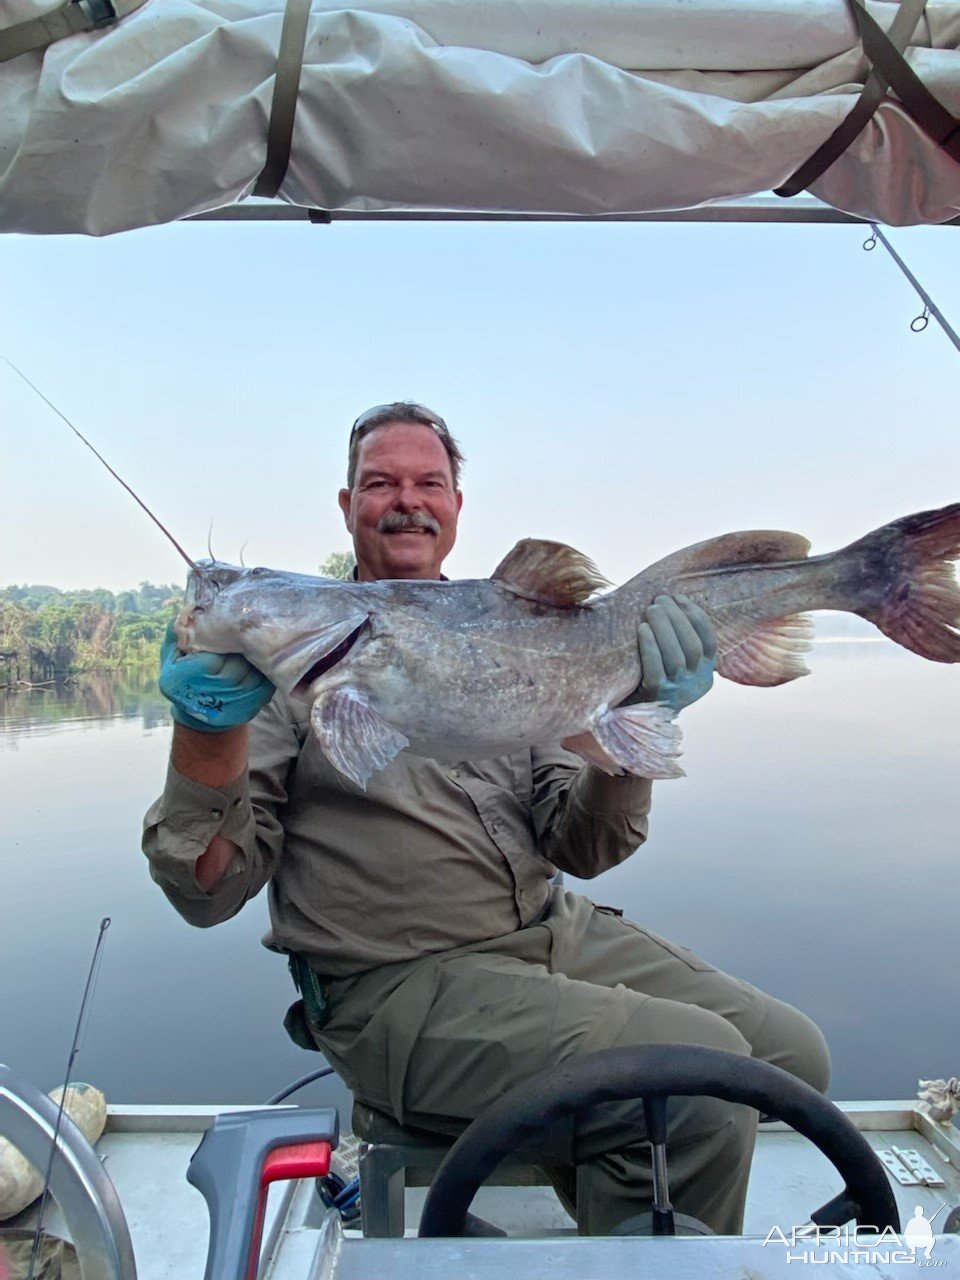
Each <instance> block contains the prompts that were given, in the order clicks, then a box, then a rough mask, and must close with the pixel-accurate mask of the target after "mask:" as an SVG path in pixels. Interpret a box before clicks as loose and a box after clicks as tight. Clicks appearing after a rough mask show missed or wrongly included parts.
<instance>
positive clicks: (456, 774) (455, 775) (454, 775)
mask: <svg viewBox="0 0 960 1280" xmlns="http://www.w3.org/2000/svg"><path fill="white" fill-rule="evenodd" d="M450 777H451V778H459V777H460V770H459V769H451V770H450Z"/></svg>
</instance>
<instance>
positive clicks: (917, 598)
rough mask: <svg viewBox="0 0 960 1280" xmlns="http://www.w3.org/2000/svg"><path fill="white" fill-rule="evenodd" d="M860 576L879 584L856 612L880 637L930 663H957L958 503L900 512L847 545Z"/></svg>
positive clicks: (959, 616)
mask: <svg viewBox="0 0 960 1280" xmlns="http://www.w3.org/2000/svg"><path fill="white" fill-rule="evenodd" d="M841 554H843V555H845V556H846V555H849V556H853V557H855V558H856V560H855V563H856V562H859V566H860V567H861V570H862V572H863V573H864V574H865V575H870V576H874V575H876V576H877V577H878V578H879V580H880V581H882V582H883V584H884V589H883V591H882V594H881V596H880V599H879V600H878V601H875V602H873V603H871V604H869V605H865V606H861V607H860V608H858V609H857V610H856V612H857V613H859V614H860V615H861V616H862V617H864V618H869V620H870V621H871V622H872V623H874V624H875V625H876V626H878V627H879V628H880V630H881V631H882V632H883V634H884V635H885V636H889V638H890V639H891V640H895V641H896V642H897V644H901V645H903V647H904V648H905V649H911V650H912V651H913V652H914V653H919V654H920V656H921V658H929V659H930V660H931V661H932V662H960V582H958V580H957V574H956V571H955V569H954V567H953V565H952V564H951V561H953V560H957V559H960V502H954V503H952V504H951V505H950V506H948V507H941V508H940V510H938V511H921V512H919V513H918V514H916V515H912V516H903V517H902V519H900V520H894V521H892V522H891V523H890V524H886V525H883V527H882V528H880V529H875V530H874V531H873V533H868V534H867V535H866V537H865V538H861V539H860V540H859V541H858V542H854V543H851V545H850V546H849V547H847V548H845V550H844V552H842V553H841Z"/></svg>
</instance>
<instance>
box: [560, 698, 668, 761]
mask: <svg viewBox="0 0 960 1280" xmlns="http://www.w3.org/2000/svg"><path fill="white" fill-rule="evenodd" d="M673 715H674V713H673V710H672V709H671V708H670V707H668V706H666V705H665V704H664V703H662V702H641V703H638V704H637V705H635V706H632V707H614V708H613V709H612V710H610V709H607V710H604V711H602V712H601V713H600V715H598V716H595V717H594V719H593V720H592V721H591V722H590V732H591V733H592V735H593V738H594V742H595V744H596V748H597V750H594V748H593V747H591V746H590V744H585V745H583V744H582V745H581V747H580V749H578V750H577V754H578V755H579V756H581V757H582V758H583V759H584V760H587V761H588V762H590V763H591V764H596V765H598V766H599V767H600V768H601V769H603V770H604V771H605V772H606V773H619V772H623V773H632V774H635V775H636V776H637V777H638V778H682V777H683V769H682V768H681V767H680V765H679V763H678V762H677V756H679V754H680V738H681V734H680V727H679V725H677V724H675V723H674V722H673ZM598 752H599V754H598Z"/></svg>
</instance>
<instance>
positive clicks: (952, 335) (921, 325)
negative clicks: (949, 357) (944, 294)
mask: <svg viewBox="0 0 960 1280" xmlns="http://www.w3.org/2000/svg"><path fill="white" fill-rule="evenodd" d="M870 231H871V234H870V235H869V236H868V237H867V239H866V240H864V242H863V248H864V249H865V251H866V252H867V253H870V252H871V250H873V249H875V248H876V246H877V241H878V240H879V242H880V243H881V244H882V245H883V247H884V248H885V249H886V251H887V253H889V255H890V257H891V258H892V259H893V260H894V262H895V263H896V264H897V266H898V267H899V268H900V270H901V271H902V272H903V274H904V276H906V278H907V280H908V281H909V282H910V284H911V285H912V286H913V288H914V290H915V291H916V293H917V294H918V295H919V297H920V300H921V302H922V303H923V311H922V312H921V313H920V315H918V316H914V318H913V320H911V322H910V328H911V329H912V330H913V332H914V333H922V332H923V330H924V329H925V328H926V327H927V324H928V323H929V320H930V317H931V316H933V318H934V320H936V322H937V324H938V325H939V326H940V328H941V329H942V330H943V332H944V333H945V334H946V335H947V337H948V338H949V339H950V341H951V342H952V343H953V345H954V347H956V349H957V351H960V336H958V335H957V332H956V330H955V329H954V328H953V326H952V325H951V323H950V321H949V320H948V319H947V317H946V316H945V315H944V314H943V312H942V311H941V310H940V308H939V307H938V306H937V304H936V303H935V302H934V300H933V299H932V298H931V297H930V295H929V293H927V291H926V289H924V287H923V285H922V284H921V283H920V281H919V280H918V279H917V277H916V276H915V275H914V274H913V272H912V271H911V270H910V268H909V267H908V266H907V264H906V263H905V262H904V260H903V259H902V258H901V257H900V255H899V253H897V251H896V249H894V247H893V245H892V244H891V243H890V241H889V240H888V239H887V237H886V236H885V235H884V234H883V232H882V231H881V230H880V228H879V227H878V226H877V224H876V223H875V222H871V223H870Z"/></svg>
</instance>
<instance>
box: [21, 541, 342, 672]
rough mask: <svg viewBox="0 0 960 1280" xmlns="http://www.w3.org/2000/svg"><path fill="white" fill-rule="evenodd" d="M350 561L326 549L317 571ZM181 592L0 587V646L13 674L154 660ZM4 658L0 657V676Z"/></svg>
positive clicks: (338, 570)
mask: <svg viewBox="0 0 960 1280" xmlns="http://www.w3.org/2000/svg"><path fill="white" fill-rule="evenodd" d="M355 564H356V561H355V560H354V557H353V552H352V551H334V552H331V554H330V555H328V556H327V558H326V560H324V562H323V563H322V564H321V565H320V573H321V574H322V575H323V577H325V578H340V579H344V580H346V579H350V578H352V577H353V568H354V565H355ZM182 597H183V592H182V590H181V588H180V587H175V586H156V585H155V584H154V583H152V582H141V583H140V585H139V587H137V589H136V590H135V591H134V590H129V591H120V592H117V593H116V594H114V593H113V592H112V591H107V590H106V589H105V588H104V587H95V588H93V589H92V590H84V591H61V590H60V588H59V587H48V586H43V585H40V584H36V583H35V584H31V585H24V586H22V587H4V588H0V654H3V653H6V652H9V653H14V654H16V655H17V658H16V661H17V663H18V664H19V668H20V671H21V674H22V675H24V676H25V675H26V674H27V673H28V672H29V674H30V678H31V679H33V680H49V679H51V678H52V677H53V676H56V675H60V674H64V673H67V672H78V671H104V670H110V669H113V668H116V667H123V666H132V665H134V664H137V663H155V662H156V661H157V658H158V656H159V652H160V644H161V641H162V640H163V636H164V633H165V631H166V629H167V624H168V623H169V622H170V621H171V620H172V619H173V618H174V617H175V616H176V612H177V609H178V608H179V605H180V601H181V599H182ZM8 666H9V664H8V663H7V664H4V663H0V684H2V683H3V682H4V679H5V678H7V677H6V676H5V672H6V671H7V669H8Z"/></svg>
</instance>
